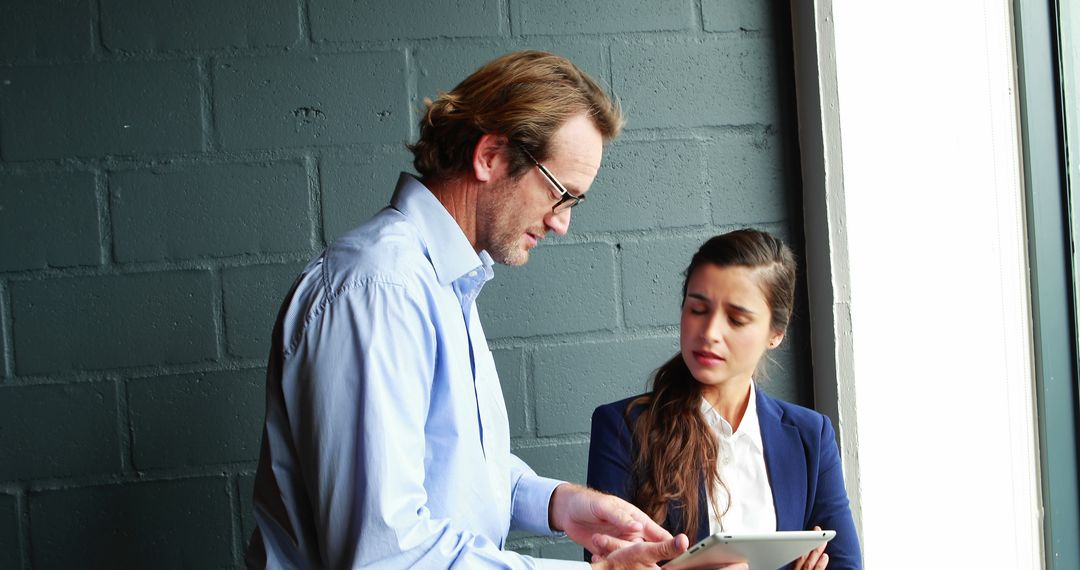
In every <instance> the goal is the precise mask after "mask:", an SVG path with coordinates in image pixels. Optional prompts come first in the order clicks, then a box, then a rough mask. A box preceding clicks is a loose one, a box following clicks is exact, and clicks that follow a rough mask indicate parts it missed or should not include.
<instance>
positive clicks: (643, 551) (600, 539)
mask: <svg viewBox="0 0 1080 570" xmlns="http://www.w3.org/2000/svg"><path fill="white" fill-rule="evenodd" d="M594 542H596V546H597V549H598V550H607V551H609V552H610V554H608V555H607V556H599V555H596V554H594V555H593V564H592V567H593V568H596V569H597V570H660V568H659V567H658V566H657V562H658V561H661V560H671V559H672V558H675V557H676V556H678V555H680V554H682V553H683V552H686V549H687V547H689V546H690V541H689V539H687V538H686V535H685V534H680V535H678V536H676V537H675V538H673V539H671V540H665V541H663V542H627V541H623V540H619V539H617V538H611V537H609V536H602V535H596V538H595V540H594ZM717 570H721V569H719V568H718V569H717ZM723 570H749V568H748V567H747V565H746V564H730V565H728V566H724V567H723Z"/></svg>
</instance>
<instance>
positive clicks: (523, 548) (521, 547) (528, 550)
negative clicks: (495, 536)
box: [506, 531, 538, 557]
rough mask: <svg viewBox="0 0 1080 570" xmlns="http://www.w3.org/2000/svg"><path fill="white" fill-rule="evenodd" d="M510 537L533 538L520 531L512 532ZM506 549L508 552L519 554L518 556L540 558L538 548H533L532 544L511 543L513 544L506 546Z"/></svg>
mask: <svg viewBox="0 0 1080 570" xmlns="http://www.w3.org/2000/svg"><path fill="white" fill-rule="evenodd" d="M510 536H511V537H514V536H533V535H527V534H525V533H522V532H518V531H510ZM506 549H507V550H512V551H514V552H517V553H518V554H522V555H525V556H532V557H536V556H538V550H537V547H536V546H533V545H532V544H515V543H513V542H511V543H509V544H507V545H506Z"/></svg>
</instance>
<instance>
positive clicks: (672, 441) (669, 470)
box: [626, 229, 795, 539]
mask: <svg viewBox="0 0 1080 570" xmlns="http://www.w3.org/2000/svg"><path fill="white" fill-rule="evenodd" d="M705 264H712V265H716V266H718V267H746V268H749V269H751V270H752V274H753V276H754V277H755V278H756V280H757V283H758V286H759V287H761V291H762V293H763V294H764V295H765V300H766V302H767V303H768V305H769V310H770V312H771V313H772V320H771V322H770V326H771V327H772V330H773V331H774V332H781V333H782V332H784V331H785V330H786V329H787V325H788V321H789V320H790V319H791V310H792V305H793V304H794V299H795V257H794V255H793V254H792V253H791V250H790V249H789V248H788V247H787V246H786V245H784V243H783V242H782V241H780V240H779V239H777V238H775V237H773V236H772V235H770V234H768V233H765V232H761V231H757V230H751V229H743V230H736V231H733V232H730V233H726V234H722V235H718V236H716V237H713V238H711V239H709V240H708V241H706V242H705V243H704V244H703V245H702V246H701V248H700V249H698V251H697V253H695V254H694V257H693V258H692V259H691V260H690V266H689V267H687V268H686V272H685V274H684V275H685V280H684V281H683V291H682V294H683V301H684V302H685V300H686V288H687V286H688V285H689V283H690V277H691V276H692V275H693V274H694V271H695V270H697V268H698V267H701V266H702V265H705ZM639 406H643V407H644V409H643V411H642V412H641V415H640V416H638V418H637V421H636V422H635V423H634V425H633V430H632V431H633V434H634V442H635V444H636V445H637V448H638V454H637V456H636V457H635V460H634V472H633V477H634V481H633V483H634V485H633V488H634V494H633V503H634V504H635V505H637V506H638V507H640V508H641V510H643V511H645V513H646V514H648V515H649V516H650V517H652V518H653V520H655V521H657V522H659V523H663V522H664V520H665V519H666V518H667V517H668V515H669V514H671V513H670V510H671V509H672V507H676V508H677V510H678V512H679V513H681V517H680V519H681V520H680V521H678V523H677V524H678V528H676V529H671V530H672V531H674V532H685V533H686V534H687V536H689V537H690V538H691V539H693V538H694V537H695V536H697V532H698V521H699V520H700V517H701V515H702V513H701V495H700V494H701V483H702V479H704V483H705V485H704V488H705V489H715V488H716V487H717V486H718V485H720V486H723V482H722V481H720V479H719V477H720V476H719V472H718V471H717V468H716V465H717V461H718V460H719V457H718V455H719V444H718V442H717V440H716V437H715V436H714V435H713V433H712V430H711V429H710V428H709V425H708V424H707V423H706V422H705V418H704V416H702V414H701V384H700V383H699V382H698V381H697V380H695V379H694V377H693V376H692V375H691V374H690V369H689V368H687V366H686V362H684V361H683V358H682V355H681V354H676V355H675V356H674V357H673V358H672V359H671V360H668V361H667V362H665V363H664V364H663V365H662V366H661V367H660V368H658V369H657V370H656V373H655V374H654V376H653V386H652V392H650V393H648V394H645V395H644V396H641V397H640V398H636V399H634V401H632V402H631V403H630V405H629V406H628V407H627V410H626V411H627V414H628V415H629V413H630V410H632V409H635V408H637V407H639ZM723 488H725V489H726V487H723ZM709 501H711V502H712V504H713V508H714V509H716V505H717V503H716V498H715V497H710V498H709ZM728 504H730V501H729V502H728Z"/></svg>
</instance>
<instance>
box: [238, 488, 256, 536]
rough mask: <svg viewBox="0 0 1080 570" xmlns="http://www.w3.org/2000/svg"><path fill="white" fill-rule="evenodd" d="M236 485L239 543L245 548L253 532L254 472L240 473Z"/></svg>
mask: <svg viewBox="0 0 1080 570" xmlns="http://www.w3.org/2000/svg"><path fill="white" fill-rule="evenodd" d="M237 486H238V487H239V491H238V492H239V493H240V544H241V546H242V547H243V548H244V549H247V545H248V542H249V541H250V540H251V534H252V533H253V532H255V511H254V509H253V507H252V503H253V500H254V497H255V474H254V473H242V474H241V475H240V476H239V480H238V481H237Z"/></svg>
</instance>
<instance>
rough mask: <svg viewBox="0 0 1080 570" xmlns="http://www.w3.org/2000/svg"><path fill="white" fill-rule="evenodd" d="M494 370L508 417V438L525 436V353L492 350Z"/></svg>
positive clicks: (513, 349) (518, 350)
mask: <svg viewBox="0 0 1080 570" xmlns="http://www.w3.org/2000/svg"><path fill="white" fill-rule="evenodd" d="M492 355H494V357H495V368H496V369H498V371H499V383H500V384H502V392H503V400H505V401H506V414H507V415H508V416H509V417H510V437H521V436H523V435H525V434H526V431H527V428H526V422H525V415H526V406H528V401H529V398H528V397H527V395H526V394H527V390H528V388H527V387H526V384H525V352H524V351H523V350H521V349H520V348H504V349H502V350H493V351H492Z"/></svg>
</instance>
